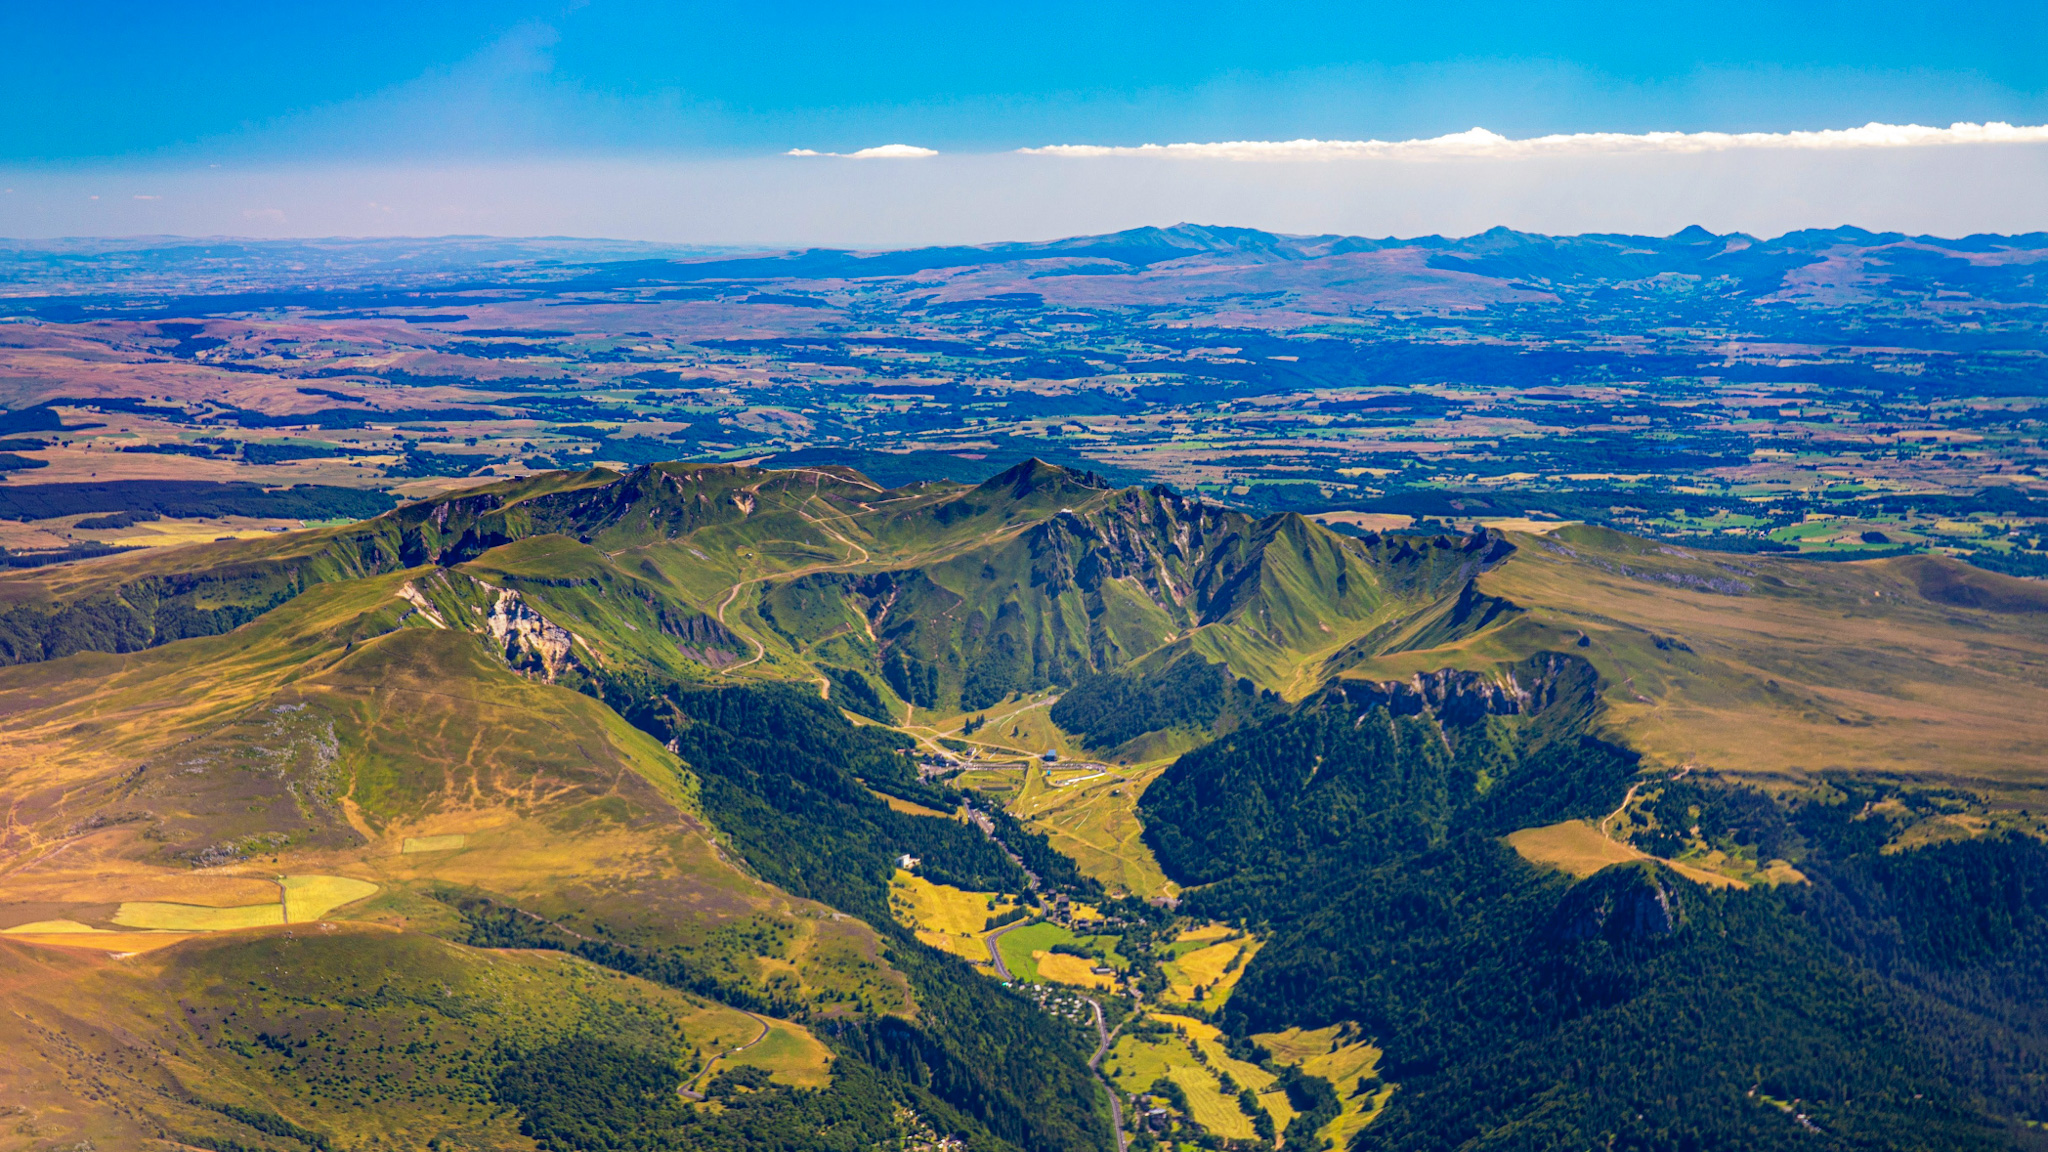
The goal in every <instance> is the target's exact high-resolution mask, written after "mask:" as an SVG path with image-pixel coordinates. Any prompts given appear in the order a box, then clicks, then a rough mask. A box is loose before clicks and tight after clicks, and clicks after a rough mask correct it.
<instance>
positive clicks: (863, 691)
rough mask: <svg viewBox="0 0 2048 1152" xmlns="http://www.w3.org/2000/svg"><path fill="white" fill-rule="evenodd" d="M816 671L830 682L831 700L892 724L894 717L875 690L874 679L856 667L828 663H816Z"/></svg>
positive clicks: (863, 714) (851, 709) (846, 707)
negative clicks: (870, 678) (839, 666)
mask: <svg viewBox="0 0 2048 1152" xmlns="http://www.w3.org/2000/svg"><path fill="white" fill-rule="evenodd" d="M818 671H819V672H821V673H823V674H824V676H825V678H826V679H827V680H830V681H831V682H832V702H833V703H834V704H837V705H839V706H840V707H841V708H844V709H846V710H847V711H848V712H852V713H855V714H857V715H861V716H865V717H867V718H868V719H870V720H878V721H880V722H881V723H884V724H894V723H895V722H896V718H895V717H894V716H892V715H890V713H889V706H888V705H887V704H885V703H884V702H883V701H882V694H881V693H880V692H877V691H876V690H875V685H874V681H872V680H869V679H868V678H867V676H866V674H865V673H863V672H861V671H860V670H859V669H857V668H837V667H834V666H832V665H830V664H820V665H818Z"/></svg>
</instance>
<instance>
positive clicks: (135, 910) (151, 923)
mask: <svg viewBox="0 0 2048 1152" xmlns="http://www.w3.org/2000/svg"><path fill="white" fill-rule="evenodd" d="M114 923H116V924H119V925H120V926H122V927H123V928H154V929H161V930H166V931H171V932H229V931H233V930H234V929H236V928H263V927H267V926H269V925H272V924H282V923H284V905H283V904H247V905H244V906H242V907H240V908H206V907H202V906H200V905H198V904H160V903H157V902H155V901H151V900H138V901H133V902H130V903H127V904H123V905H121V907H120V910H119V911H117V912H115V913H114Z"/></svg>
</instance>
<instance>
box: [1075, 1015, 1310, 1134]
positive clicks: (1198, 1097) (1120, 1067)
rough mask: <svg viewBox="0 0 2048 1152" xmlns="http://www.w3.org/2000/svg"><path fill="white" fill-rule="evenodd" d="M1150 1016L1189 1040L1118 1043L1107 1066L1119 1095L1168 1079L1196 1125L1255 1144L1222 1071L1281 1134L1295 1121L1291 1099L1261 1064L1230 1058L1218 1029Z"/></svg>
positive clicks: (1174, 1038)
mask: <svg viewBox="0 0 2048 1152" xmlns="http://www.w3.org/2000/svg"><path fill="white" fill-rule="evenodd" d="M1148 1015H1149V1017H1150V1018H1151V1019H1153V1020H1156V1021H1158V1022H1159V1023H1162V1024H1167V1025H1171V1026H1176V1027H1179V1028H1180V1029H1181V1030H1182V1031H1183V1032H1184V1033H1185V1036H1162V1037H1156V1038H1154V1037H1144V1038H1140V1037H1135V1036H1121V1037H1118V1039H1117V1042H1116V1046H1115V1047H1114V1048H1112V1049H1111V1050H1110V1054H1109V1056H1108V1057H1107V1058H1106V1059H1105V1060H1104V1063H1103V1068H1104V1070H1105V1071H1106V1072H1108V1073H1109V1075H1110V1078H1111V1079H1112V1080H1114V1081H1115V1082H1116V1085H1117V1087H1118V1088H1119V1089H1121V1090H1122V1091H1124V1092H1143V1091H1144V1090H1145V1089H1146V1088H1148V1087H1150V1086H1151V1084H1152V1081H1154V1080H1156V1079H1158V1078H1159V1077H1161V1076H1164V1077H1166V1078H1167V1079H1169V1080H1172V1081H1173V1082H1174V1083H1176V1084H1178V1085H1180V1086H1181V1089H1182V1091H1184V1092H1186V1093H1187V1095H1188V1107H1189V1109H1190V1110H1191V1111H1192V1112H1193V1113H1194V1119H1195V1121H1196V1122H1197V1123H1199V1124H1201V1125H1202V1126H1203V1127H1205V1128H1207V1129H1209V1130H1210V1131H1211V1132H1214V1133H1216V1134H1217V1135H1218V1136H1224V1137H1228V1138H1231V1139H1236V1140H1249V1139H1252V1138H1253V1134H1252V1122H1251V1118H1250V1117H1248V1116H1246V1115H1245V1114H1244V1112H1243V1110H1242V1109H1240V1108H1239V1107H1238V1106H1237V1098H1236V1097H1235V1096H1225V1095H1224V1094H1223V1092H1222V1090H1221V1088H1220V1087H1219V1086H1218V1084H1217V1081H1216V1075H1215V1073H1214V1072H1212V1071H1211V1069H1222V1070H1223V1071H1225V1072H1228V1073H1229V1074H1230V1076H1231V1078H1232V1079H1233V1080H1235V1081H1237V1083H1238V1086H1239V1087H1243V1088H1249V1089H1251V1090H1252V1092H1253V1093H1254V1094H1255V1095H1256V1096H1258V1099H1259V1104H1260V1105H1261V1106H1262V1107H1264V1108H1265V1110H1266V1112H1267V1114H1268V1115H1270V1116H1271V1117H1272V1118H1273V1126H1274V1127H1275V1128H1276V1129H1285V1128H1286V1127H1287V1122H1288V1121H1289V1120H1292V1119H1293V1118H1294V1109H1293V1108H1292V1107H1290V1106H1289V1105H1288V1103H1287V1094H1286V1093H1285V1092H1280V1091H1275V1090H1274V1087H1275V1085H1276V1084H1277V1083H1278V1080H1277V1078H1276V1077H1275V1076H1273V1074H1272V1073H1270V1072H1267V1071H1266V1070H1265V1069H1263V1068H1260V1067H1259V1066H1258V1065H1256V1064H1247V1063H1245V1062H1244V1061H1242V1060H1234V1059H1232V1058H1231V1057H1230V1056H1228V1055H1226V1054H1225V1053H1224V1051H1223V1044H1222V1041H1221V1039H1220V1036H1221V1033H1220V1032H1218V1031H1217V1029H1216V1027H1215V1026H1214V1025H1212V1024H1205V1023H1203V1022H1202V1021H1200V1020H1197V1019H1195V1018H1194V1017H1192V1016H1178V1015H1174V1014H1172V1013H1168V1012H1153V1013H1149V1014H1148ZM1190 1041H1192V1042H1193V1043H1194V1044H1195V1046H1196V1047H1197V1048H1199V1049H1200V1050H1201V1052H1202V1055H1203V1056H1204V1057H1206V1058H1207V1060H1208V1063H1207V1064H1206V1065H1204V1064H1202V1063H1201V1062H1199V1061H1197V1060H1196V1059H1195V1057H1194V1055H1193V1054H1192V1053H1190V1052H1189V1051H1188V1043H1189V1042H1190ZM1340 1147H1341V1145H1340Z"/></svg>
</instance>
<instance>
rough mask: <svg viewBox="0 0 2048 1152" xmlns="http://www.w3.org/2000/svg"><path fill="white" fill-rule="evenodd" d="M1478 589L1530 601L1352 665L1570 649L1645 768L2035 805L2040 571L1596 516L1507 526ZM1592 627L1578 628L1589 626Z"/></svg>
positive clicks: (1386, 666)
mask: <svg viewBox="0 0 2048 1152" xmlns="http://www.w3.org/2000/svg"><path fill="white" fill-rule="evenodd" d="M1514 540H1515V542H1516V544H1517V547H1518V551H1517V552H1516V553H1515V554H1514V556H1513V557H1511V558H1510V559H1509V560H1508V562H1507V563H1505V564H1503V565H1502V566H1501V567H1500V568H1498V569H1496V570H1494V571H1492V572H1489V573H1487V574H1485V575H1484V576H1482V577H1480V580H1479V585H1480V588H1481V589H1482V590H1483V591H1485V592H1487V593H1489V594H1492V595H1495V596H1500V597H1504V598H1506V599H1507V600H1509V601H1511V602H1513V603H1514V604H1516V605H1518V606H1521V607H1522V608H1523V609H1524V612H1523V613H1522V614H1520V615H1519V616H1516V617H1514V618H1513V619H1511V620H1510V621H1508V622H1507V623H1504V624H1500V625H1497V626H1495V627H1492V628H1490V629H1488V630H1486V631H1484V632H1481V633H1479V634H1477V635H1474V636H1470V637H1467V638H1465V639H1463V640H1460V641H1458V642H1456V643H1454V644H1449V645H1446V646H1443V647H1438V648H1430V649H1424V650H1419V651H1409V652H1400V653H1394V654H1390V655H1383V656H1379V657H1374V658H1371V659H1368V660H1365V661H1363V662H1361V663H1360V664H1358V665H1355V666H1353V667H1351V668H1348V669H1346V670H1345V674H1346V675H1348V676H1358V677H1364V678H1371V679H1395V678H1404V677H1406V676H1408V675H1411V674H1413V673H1415V672H1420V671H1426V670H1432V669H1436V668H1442V667H1447V666H1448V667H1463V668H1474V669H1481V670H1488V669H1493V668H1497V667H1499V666H1500V665H1502V664H1503V663H1506V662H1511V661H1513V660H1517V659H1520V658H1522V657H1523V656H1526V655H1528V654H1530V653H1532V652H1535V651H1539V650H1543V649H1550V650H1554V651H1564V652H1575V653H1577V654H1579V655H1582V656H1584V657H1585V658H1586V659H1588V660H1590V661H1591V662H1592V663H1593V664H1594V666H1595V667H1596V668H1598V670H1599V671H1600V673H1601V676H1602V679H1603V681H1604V684H1605V687H1604V689H1603V702H1604V704H1605V706H1606V714H1605V717H1604V722H1605V724H1606V726H1607V728H1608V733H1609V735H1610V736H1611V737H1612V738H1614V739H1617V740H1618V741H1620V742H1622V743H1624V744H1626V745H1628V746H1629V747H1631V748H1634V749H1637V750H1639V751H1641V752H1643V753H1644V756H1645V762H1646V764H1647V765H1648V766H1652V767H1666V768H1678V767H1683V766H1700V767H1703V768H1707V769H1711V770H1713V771H1715V772H1717V773H1720V774H1723V775H1729V776H1733V777H1737V778H1740V779H1744V780H1748V781H1751V782H1755V783H1758V784H1760V785H1762V786H1765V787H1768V788H1799V787H1806V786H1809V785H1811V784H1812V783H1814V782H1815V780H1816V777H1817V776H1818V775H1819V774H1820V773H1822V772H1825V771H1829V770H1837V769H1839V770H1845V771H1854V772H1860V773H1866V774H1878V775H1889V776H1895V777H1902V778H1906V779H1914V780H1923V781H1935V782H1942V781H1946V782H1952V783H1955V784H1960V785H1963V786H1965V787H1970V788H1973V789H1980V790H1982V791H1984V792H1986V793H1988V794H1991V795H1994V796H1998V795H2006V794H2009V798H2010V801H2011V802H2012V803H2013V804H2015V805H2018V806H2026V805H2027V803H2028V801H2029V800H2033V801H2036V803H2035V804H2034V806H2038V803H2037V801H2038V797H2035V796H2033V794H2032V788H2033V786H2034V784H2035V782H2036V781H2038V779H2039V777H2040V774H2041V771H2042V769H2043V767H2044V766H2048V765H2044V761H2043V746H2042V744H2041V742H2040V739H2039V730H2040V729H2039V724H2040V717H2041V716H2042V715H2044V714H2048V683H2044V682H2043V681H2042V680H2041V678H2040V676H2039V674H2038V672H2037V671H2036V670H2037V669H2039V668H2040V667H2042V666H2043V664H2044V663H2048V610H2044V609H2048V590H2044V589H2042V588H2041V587H2040V586H2039V585H2038V584H2036V583H2033V582H2029V581H2021V580H2014V579H2011V578H2008V577H2002V576H1998V575H1995V574H1993V573H1989V572H1982V571H1978V570H1975V569H1970V568H1967V567H1965V566H1963V565H1961V564H1959V563H1957V562H1955V561H1951V560H1947V559H1943V558H1936V557H1929V556H1907V557H1899V558H1896V559H1889V560H1864V561H1849V562H1839V563H1819V562H1814V561H1802V560H1788V559H1781V558H1774V557H1769V556H1755V557H1752V556H1741V557H1732V556H1725V557H1724V556H1719V555H1717V554H1713V553H1695V552H1690V551H1688V550H1685V549H1680V548H1668V547H1660V546H1657V545H1655V544H1653V543H1651V542H1647V541H1640V540H1633V539H1631V538H1628V537H1622V536H1619V535H1618V534H1615V533H1611V532H1606V531H1604V530H1599V529H1591V528H1585V527H1579V528H1571V529H1563V530H1559V531H1557V532H1554V533H1552V534H1551V535H1550V536H1548V537H1545V538H1537V537H1532V536H1526V535H1522V536H1516V537H1514ZM1582 639H1583V643H1581V641H1582Z"/></svg>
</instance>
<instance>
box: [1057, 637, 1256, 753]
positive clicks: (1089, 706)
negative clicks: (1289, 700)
mask: <svg viewBox="0 0 2048 1152" xmlns="http://www.w3.org/2000/svg"><path fill="white" fill-rule="evenodd" d="M1276 711H1278V706H1277V704H1276V703H1275V701H1274V700H1273V699H1272V698H1271V697H1270V696H1261V695H1260V694H1259V693H1258V692H1256V691H1255V690H1254V689H1253V686H1252V683H1251V681H1249V680H1235V681H1233V680H1232V679H1231V676H1230V671H1229V669H1227V668H1225V667H1224V666H1223V665H1221V664H1213V663H1210V662H1209V661H1207V660H1205V659H1203V658H1202V657H1201V656H1199V655H1197V654H1195V653H1193V652H1189V653H1185V654H1183V655H1181V656H1179V657H1176V658H1175V659H1174V660H1173V661H1172V662H1170V663H1168V664H1167V665H1166V667H1164V668H1162V669H1160V670H1159V671H1158V672H1156V673H1152V674H1146V673H1144V672H1142V671H1139V670H1136V669H1129V670H1125V671H1120V672H1106V673H1101V674H1099V675H1094V676H1088V677H1084V678H1083V679H1082V680H1081V681H1080V682H1079V683H1077V684H1075V685H1074V686H1073V687H1072V688H1070V689H1068V690H1067V691H1066V692H1064V693H1062V694H1061V695H1060V698H1059V702H1058V703H1056V704H1054V705H1053V706H1052V713H1051V715H1052V720H1053V723H1055V724H1058V725H1059V726H1060V727H1061V728H1064V729H1066V730H1067V731H1069V732H1073V733H1075V734H1077V735H1079V736H1080V737H1081V738H1082V739H1084V740H1085V741H1087V743H1088V744H1089V745H1090V746H1091V747H1095V748H1114V747H1116V746H1117V745H1119V744H1122V743H1124V742H1126V741H1129V740H1134V739H1136V738H1137V737H1139V736H1143V735H1145V734H1146V733H1148V732H1160V731H1164V730H1166V729H1169V728H1193V729H1209V728H1213V727H1217V726H1218V721H1220V720H1222V719H1223V718H1224V717H1225V716H1226V715H1227V716H1229V717H1231V718H1232V719H1234V720H1240V721H1242V720H1250V719H1255V718H1258V717H1263V716H1267V715H1271V714H1273V713H1274V712H1276Z"/></svg>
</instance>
